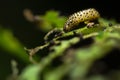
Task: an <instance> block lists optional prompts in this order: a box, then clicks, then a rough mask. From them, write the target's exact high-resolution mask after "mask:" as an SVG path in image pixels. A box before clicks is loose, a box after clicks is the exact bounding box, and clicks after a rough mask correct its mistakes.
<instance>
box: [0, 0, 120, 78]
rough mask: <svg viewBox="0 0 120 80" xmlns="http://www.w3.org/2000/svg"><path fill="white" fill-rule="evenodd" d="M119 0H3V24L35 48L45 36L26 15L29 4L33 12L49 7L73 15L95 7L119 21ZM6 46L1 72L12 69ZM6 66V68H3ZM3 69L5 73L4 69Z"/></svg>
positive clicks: (0, 2) (0, 4)
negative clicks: (24, 14)
mask: <svg viewBox="0 0 120 80" xmlns="http://www.w3.org/2000/svg"><path fill="white" fill-rule="evenodd" d="M117 3H119V2H117V1H115V0H114V1H113V0H0V25H2V26H3V27H4V28H8V29H10V30H12V32H13V34H14V36H15V37H16V38H17V39H18V40H19V41H20V42H21V43H22V44H23V45H25V46H26V47H28V48H33V47H35V46H38V45H40V44H41V43H42V41H43V36H44V34H42V33H41V32H40V31H39V30H38V28H37V27H36V26H35V25H34V24H32V23H30V22H28V21H27V20H26V19H25V18H24V16H23V10H24V9H26V8H28V9H30V10H32V11H33V13H34V14H41V15H42V14H44V13H45V12H46V11H48V10H51V9H52V10H57V11H60V13H61V15H66V16H68V15H70V14H72V13H74V12H76V11H79V10H82V9H87V8H96V9H97V10H98V11H99V12H100V14H101V16H102V17H105V18H108V19H111V18H114V19H116V20H117V21H118V22H120V17H119V15H120V12H119V4H117ZM12 58H13V56H10V55H7V52H5V51H4V50H1V51H0V60H1V61H0V68H1V69H0V70H2V69H3V72H2V71H0V75H1V74H2V75H3V76H2V77H1V78H0V80H3V79H4V77H5V76H7V75H8V74H9V73H10V63H9V61H10V59H12ZM4 69H5V71H4ZM1 72H2V73H1Z"/></svg>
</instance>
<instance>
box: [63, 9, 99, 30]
mask: <svg viewBox="0 0 120 80" xmlns="http://www.w3.org/2000/svg"><path fill="white" fill-rule="evenodd" d="M99 17H100V14H99V12H98V11H97V10H95V9H94V8H89V9H85V10H83V11H79V12H76V13H74V14H72V15H71V16H70V17H69V18H68V20H67V22H66V23H65V25H64V29H63V30H64V31H65V32H68V31H71V30H72V29H73V28H75V27H76V25H78V24H79V23H82V22H90V21H92V20H96V19H98V18H99Z"/></svg>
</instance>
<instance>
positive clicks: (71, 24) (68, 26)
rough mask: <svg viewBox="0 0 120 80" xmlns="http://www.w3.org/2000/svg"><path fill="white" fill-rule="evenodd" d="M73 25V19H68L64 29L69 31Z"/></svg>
mask: <svg viewBox="0 0 120 80" xmlns="http://www.w3.org/2000/svg"><path fill="white" fill-rule="evenodd" d="M73 25H74V21H73V20H72V19H68V20H67V22H66V23H65V25H64V28H63V30H64V31H65V32H68V31H70V30H71V29H72V26H73Z"/></svg>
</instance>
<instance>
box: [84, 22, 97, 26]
mask: <svg viewBox="0 0 120 80" xmlns="http://www.w3.org/2000/svg"><path fill="white" fill-rule="evenodd" d="M84 23H85V24H86V25H87V27H88V28H91V27H93V26H94V25H95V23H94V22H89V21H85V22H84Z"/></svg>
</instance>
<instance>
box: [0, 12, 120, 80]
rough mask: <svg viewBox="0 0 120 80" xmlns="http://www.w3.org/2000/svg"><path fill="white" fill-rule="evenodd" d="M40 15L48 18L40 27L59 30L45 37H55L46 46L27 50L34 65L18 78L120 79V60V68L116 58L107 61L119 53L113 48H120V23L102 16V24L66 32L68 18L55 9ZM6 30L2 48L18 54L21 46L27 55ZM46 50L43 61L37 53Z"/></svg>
mask: <svg viewBox="0 0 120 80" xmlns="http://www.w3.org/2000/svg"><path fill="white" fill-rule="evenodd" d="M40 17H42V19H43V20H44V24H43V23H41V24H40V23H38V24H39V26H40V27H41V26H42V27H44V28H48V29H46V30H49V31H50V30H51V29H52V32H54V28H55V31H56V30H58V33H55V34H53V35H51V33H50V34H49V35H47V36H45V37H47V38H45V39H48V37H49V36H52V39H50V41H47V42H46V43H45V44H44V45H41V46H38V47H36V48H34V49H26V50H27V51H28V52H29V57H30V61H32V63H33V64H31V65H28V66H27V67H26V68H25V69H24V70H22V72H21V73H20V74H19V75H17V79H18V80H120V77H119V76H120V66H119V65H120V64H119V61H118V62H117V64H118V65H114V66H115V67H116V66H119V67H118V68H117V69H116V68H115V69H114V68H111V67H113V66H111V64H113V63H114V62H113V61H114V60H110V61H112V62H110V63H106V60H105V59H107V60H109V59H108V58H107V56H109V55H111V54H112V55H118V54H117V53H118V52H116V53H114V54H113V53H112V51H113V50H114V49H115V50H117V51H119V50H120V45H119V44H120V24H118V23H117V22H115V21H114V20H107V19H104V18H100V19H98V22H99V24H95V25H94V26H93V27H91V28H87V26H84V27H82V28H79V29H76V30H73V31H70V32H67V33H65V32H64V31H62V27H63V25H64V24H63V23H64V22H65V20H66V18H65V17H62V18H61V17H60V16H58V13H57V12H54V11H50V12H47V13H46V14H45V15H43V16H40ZM53 25H54V27H53ZM51 27H52V28H51ZM78 27H81V26H78ZM1 30H2V28H1ZM59 30H60V31H59ZM3 31H4V34H3V33H2V31H1V34H0V35H1V36H3V37H1V39H0V40H3V41H6V42H8V43H5V44H3V41H0V44H1V45H2V47H3V48H4V46H6V45H7V48H6V47H5V49H6V50H8V51H11V52H13V53H17V51H15V50H16V49H15V50H14V48H17V50H18V49H20V51H23V52H21V54H19V55H17V56H19V57H23V56H24V55H25V52H24V50H21V45H20V44H19V43H18V42H17V41H16V39H14V38H13V36H12V35H11V33H10V32H9V31H6V30H3ZM43 31H44V29H43ZM50 32H51V31H50ZM8 33H9V34H8ZM48 33H49V32H48ZM59 34H61V35H59ZM4 35H5V36H7V37H5V36H4ZM55 35H57V36H55ZM10 41H11V42H10ZM8 44H9V45H8ZM8 47H9V48H8ZM22 47H23V46H22ZM43 49H46V50H49V52H48V53H47V54H46V56H44V57H42V58H41V59H40V61H36V60H35V59H34V58H33V56H34V55H36V54H40V53H39V52H38V51H40V50H43ZM14 55H16V54H14ZM40 56H42V55H40ZM119 56H120V55H119ZM24 57H25V56H24ZM115 58H117V57H114V56H112V59H115ZM21 59H27V58H21ZM110 59H111V58H110ZM118 60H119V59H118ZM109 65H110V66H109ZM105 67H108V68H105Z"/></svg>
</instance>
